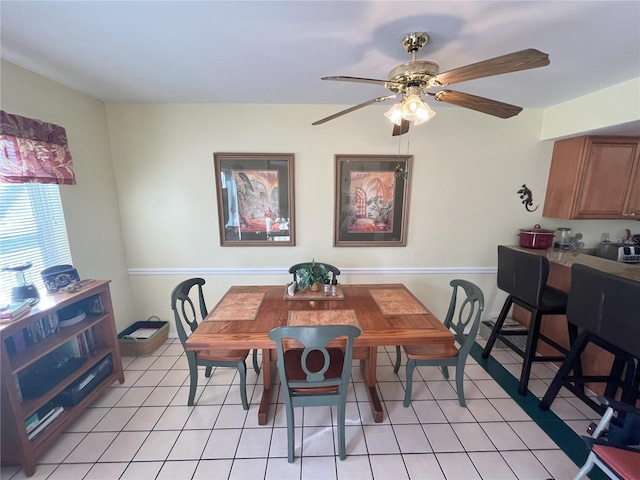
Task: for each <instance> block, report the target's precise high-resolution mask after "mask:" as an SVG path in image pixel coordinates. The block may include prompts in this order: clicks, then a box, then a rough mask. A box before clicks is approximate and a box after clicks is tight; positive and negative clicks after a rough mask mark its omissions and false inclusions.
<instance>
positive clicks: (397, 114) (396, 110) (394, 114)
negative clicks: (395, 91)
mask: <svg viewBox="0 0 640 480" xmlns="http://www.w3.org/2000/svg"><path fill="white" fill-rule="evenodd" d="M384 116H385V117H387V118H388V119H389V120H391V121H392V122H393V123H395V124H396V125H398V126H400V125H401V124H402V105H401V104H400V103H394V104H393V106H392V107H391V108H390V109H389V110H387V111H386V112H385V114H384Z"/></svg>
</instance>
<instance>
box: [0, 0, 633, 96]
mask: <svg viewBox="0 0 640 480" xmlns="http://www.w3.org/2000/svg"><path fill="white" fill-rule="evenodd" d="M0 9H1V12H0V13H1V17H0V18H1V38H0V40H1V54H2V58H4V59H5V60H8V61H10V62H12V63H15V64H17V65H19V66H21V67H24V68H26V69H28V70H31V71H34V72H36V73H39V74H41V75H43V76H45V77H47V78H50V79H52V80H55V81H57V82H60V83H62V84H64V85H67V86H69V87H71V88H73V89H75V90H78V91H80V92H84V93H86V94H88V95H90V96H92V97H95V98H97V99H100V100H103V101H105V102H161V103H173V102H181V103H182V102H186V103H264V104H339V105H353V104H358V103H361V102H364V101H367V100H370V99H372V98H374V97H378V96H381V95H384V94H386V93H387V91H386V90H385V89H384V88H383V87H381V86H376V85H369V84H356V83H343V82H326V81H321V80H320V77H322V76H327V75H350V76H360V77H369V78H378V79H386V78H387V75H388V73H389V71H390V70H391V69H392V68H393V67H395V66H396V65H398V64H400V63H404V62H407V61H409V60H410V59H411V58H410V56H409V55H408V54H407V53H406V52H405V51H404V49H403V48H402V46H401V43H400V42H401V40H402V38H403V36H404V35H405V34H406V33H408V32H413V31H426V32H428V34H429V36H430V41H429V44H428V45H427V46H426V47H425V48H424V49H423V50H422V52H420V53H419V54H418V58H417V59H418V60H430V61H433V62H436V63H438V64H439V65H440V71H441V72H443V71H446V70H450V69H453V68H456V67H460V66H463V65H467V64H471V63H475V62H478V61H481V60H485V59H488V58H492V57H495V56H498V55H503V54H505V53H510V52H513V51H517V50H521V49H524V48H537V49H538V50H541V51H543V52H546V53H548V54H549V57H550V60H551V64H550V65H549V66H547V67H543V68H538V69H533V70H528V71H523V72H514V73H510V74H506V75H499V76H495V77H489V78H484V79H478V80H472V81H469V82H465V83H461V84H457V85H455V86H452V89H453V90H458V91H463V92H467V93H472V94H475V95H480V96H483V97H488V98H492V99H495V100H500V101H503V102H506V103H512V104H515V105H520V106H522V107H524V108H527V107H529V108H544V107H548V106H551V105H556V104H558V103H562V102H565V101H567V100H570V99H573V98H576V97H580V96H582V95H585V94H587V93H590V92H594V91H597V90H601V89H604V88H607V87H609V86H611V85H615V84H617V83H621V82H624V81H627V80H630V79H633V78H637V77H639V76H640V27H639V25H640V2H639V1H621V2H613V1H597V0H596V1H593V0H592V1H549V2H544V1H532V2H525V1H365V2H360V1H333V2H327V1H314V0H306V1H302V0H299V1H284V2H280V1H241V0H236V1H6V0H2V1H1V2H0ZM453 87H455V88H453ZM389 103H391V102H390V101H389ZM443 106H444V105H442V104H438V108H440V107H443Z"/></svg>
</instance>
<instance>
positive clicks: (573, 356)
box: [539, 330, 590, 410]
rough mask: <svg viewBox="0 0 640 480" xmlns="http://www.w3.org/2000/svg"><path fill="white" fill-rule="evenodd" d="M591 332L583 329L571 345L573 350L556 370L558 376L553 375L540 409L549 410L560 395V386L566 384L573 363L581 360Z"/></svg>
mask: <svg viewBox="0 0 640 480" xmlns="http://www.w3.org/2000/svg"><path fill="white" fill-rule="evenodd" d="M589 337H590V334H589V332H588V331H587V330H583V332H582V333H581V334H580V335H579V336H578V338H577V339H576V341H575V343H574V344H573V347H571V351H570V352H569V353H568V354H567V356H566V358H565V359H564V362H562V365H561V366H560V369H558V371H557V372H556V376H555V377H553V380H552V381H551V385H549V388H548V389H547V392H546V393H545V394H544V397H542V400H541V401H540V405H539V406H540V409H542V410H549V407H550V406H551V403H552V402H553V400H554V399H555V398H556V395H558V392H559V391H560V388H561V387H562V385H563V384H564V381H565V378H566V377H567V375H569V372H570V371H571V370H573V365H574V363H575V362H576V361H579V360H580V356H581V355H582V352H583V350H584V349H585V347H586V346H587V343H589Z"/></svg>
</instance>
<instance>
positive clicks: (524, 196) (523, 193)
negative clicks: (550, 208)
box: [518, 185, 540, 212]
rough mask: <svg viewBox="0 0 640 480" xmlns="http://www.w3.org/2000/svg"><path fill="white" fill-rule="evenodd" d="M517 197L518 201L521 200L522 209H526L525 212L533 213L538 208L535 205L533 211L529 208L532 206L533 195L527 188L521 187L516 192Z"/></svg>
mask: <svg viewBox="0 0 640 480" xmlns="http://www.w3.org/2000/svg"><path fill="white" fill-rule="evenodd" d="M518 195H520V200H522V203H523V204H524V208H526V209H527V212H535V211H536V210H537V209H538V207H539V206H540V205H536V208H534V209H533V210H532V209H531V208H529V207H531V206H532V205H533V193H532V192H531V190H529V189H528V188H527V186H526V185H522V188H521V189H520V190H518Z"/></svg>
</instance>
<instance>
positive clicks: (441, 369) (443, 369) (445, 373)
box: [440, 367, 449, 380]
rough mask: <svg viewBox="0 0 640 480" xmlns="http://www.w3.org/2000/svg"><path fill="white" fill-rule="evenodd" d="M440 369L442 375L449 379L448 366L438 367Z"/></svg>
mask: <svg viewBox="0 0 640 480" xmlns="http://www.w3.org/2000/svg"><path fill="white" fill-rule="evenodd" d="M440 371H441V372H442V376H443V377H444V378H446V379H447V380H448V379H449V367H440Z"/></svg>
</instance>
